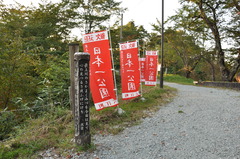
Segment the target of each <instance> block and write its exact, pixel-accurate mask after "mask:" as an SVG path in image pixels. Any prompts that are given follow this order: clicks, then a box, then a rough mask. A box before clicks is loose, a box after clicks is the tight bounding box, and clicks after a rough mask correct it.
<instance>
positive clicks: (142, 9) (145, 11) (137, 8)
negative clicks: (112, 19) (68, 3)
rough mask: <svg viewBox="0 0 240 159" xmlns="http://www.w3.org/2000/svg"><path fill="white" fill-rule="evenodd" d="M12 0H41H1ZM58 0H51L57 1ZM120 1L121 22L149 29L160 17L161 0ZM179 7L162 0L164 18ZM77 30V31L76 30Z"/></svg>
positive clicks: (21, 0)
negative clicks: (125, 9) (123, 11)
mask: <svg viewBox="0 0 240 159" xmlns="http://www.w3.org/2000/svg"><path fill="white" fill-rule="evenodd" d="M14 1H16V2H19V3H21V4H23V5H30V4H31V3H33V4H34V5H37V4H38V3H39V2H41V0H3V2H4V3H5V4H14ZM58 1H59V0H52V2H58ZM117 1H122V7H126V8H128V10H127V11H126V12H125V13H124V15H123V23H124V24H126V23H128V22H129V21H131V20H133V21H135V24H136V25H138V26H139V25H143V26H144V28H145V29H147V30H148V31H151V29H152V27H151V24H152V23H156V19H157V18H158V19H160V20H161V18H162V1H161V0H117ZM179 7H180V4H179V2H178V0H164V19H165V20H166V19H167V18H168V17H169V16H172V15H174V14H175V11H176V10H177V9H178V8H179ZM76 32H77V31H76Z"/></svg>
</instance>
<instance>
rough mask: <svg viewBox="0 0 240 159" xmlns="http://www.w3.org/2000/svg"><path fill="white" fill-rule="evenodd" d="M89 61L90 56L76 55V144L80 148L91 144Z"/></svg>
mask: <svg viewBox="0 0 240 159" xmlns="http://www.w3.org/2000/svg"><path fill="white" fill-rule="evenodd" d="M89 60H90V54H89V53H83V52H81V53H80V52H77V53H75V54H74V64H75V71H74V72H75V75H74V78H75V96H74V97H75V107H74V121H75V143H76V144H77V145H79V146H82V145H86V144H91V135H90V129H89V120H90V116H89V105H90V103H89Z"/></svg>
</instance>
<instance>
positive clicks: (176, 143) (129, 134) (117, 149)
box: [72, 82, 240, 159]
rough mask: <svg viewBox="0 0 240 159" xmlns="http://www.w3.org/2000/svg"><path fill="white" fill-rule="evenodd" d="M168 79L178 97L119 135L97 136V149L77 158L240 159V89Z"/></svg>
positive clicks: (94, 137)
mask: <svg viewBox="0 0 240 159" xmlns="http://www.w3.org/2000/svg"><path fill="white" fill-rule="evenodd" d="M164 84H166V85H169V86H171V87H174V88H177V89H178V95H177V97H176V98H175V99H174V100H173V101H172V102H171V103H169V104H167V105H166V106H164V107H161V109H160V110H159V111H158V112H156V113H155V114H154V116H152V117H148V118H145V119H143V122H142V123H141V124H140V125H137V126H133V127H130V128H126V129H125V130H124V131H123V132H122V133H120V134H118V135H104V136H102V135H96V136H93V142H94V144H96V145H97V149H96V150H95V151H94V152H91V153H90V152H85V153H82V154H80V155H76V154H73V155H72V158H74V159H238V158H240V142H239V140H240V92H239V91H233V90H227V89H217V88H206V87H198V86H188V85H179V84H174V83H167V82H165V83H164Z"/></svg>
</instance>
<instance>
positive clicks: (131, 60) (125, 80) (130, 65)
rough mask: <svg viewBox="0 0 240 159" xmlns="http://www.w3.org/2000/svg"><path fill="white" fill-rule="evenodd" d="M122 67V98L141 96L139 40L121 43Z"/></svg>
mask: <svg viewBox="0 0 240 159" xmlns="http://www.w3.org/2000/svg"><path fill="white" fill-rule="evenodd" d="M119 47H120V68H121V83H122V99H123V100H127V99H132V98H135V97H138V96H140V93H139V88H140V66H139V57H138V42H137V41H133V42H126V43H120V44H119Z"/></svg>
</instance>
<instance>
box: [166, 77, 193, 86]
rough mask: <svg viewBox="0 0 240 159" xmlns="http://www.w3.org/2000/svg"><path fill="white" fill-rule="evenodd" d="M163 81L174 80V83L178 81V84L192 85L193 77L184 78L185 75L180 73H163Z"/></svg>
mask: <svg viewBox="0 0 240 159" xmlns="http://www.w3.org/2000/svg"><path fill="white" fill-rule="evenodd" d="M164 81H167V82H174V83H179V84H187V85H193V79H191V78H186V77H183V76H180V75H175V74H167V75H164Z"/></svg>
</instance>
